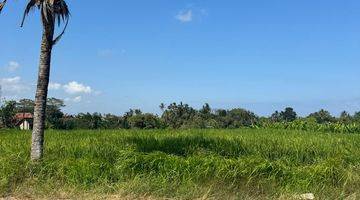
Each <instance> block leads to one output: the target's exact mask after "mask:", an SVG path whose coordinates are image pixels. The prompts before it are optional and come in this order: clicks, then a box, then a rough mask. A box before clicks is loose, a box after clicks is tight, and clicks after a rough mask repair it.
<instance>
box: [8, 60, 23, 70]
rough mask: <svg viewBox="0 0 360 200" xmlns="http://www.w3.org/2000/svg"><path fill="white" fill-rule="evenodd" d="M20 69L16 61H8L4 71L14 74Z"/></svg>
mask: <svg viewBox="0 0 360 200" xmlns="http://www.w3.org/2000/svg"><path fill="white" fill-rule="evenodd" d="M19 67H20V64H19V63H18V62H16V61H10V62H9V63H8V64H7V65H6V66H5V68H6V70H7V71H9V72H14V71H16V70H17V69H18V68H19Z"/></svg>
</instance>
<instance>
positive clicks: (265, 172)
mask: <svg viewBox="0 0 360 200" xmlns="http://www.w3.org/2000/svg"><path fill="white" fill-rule="evenodd" d="M29 141H30V133H28V132H19V131H9V130H7V131H2V132H0V196H8V195H14V194H21V193H24V192H28V193H30V194H31V195H41V194H45V195H46V194H50V193H56V191H60V190H61V191H72V193H74V191H75V193H83V194H87V193H99V194H116V193H119V192H120V191H121V193H122V194H124V195H128V194H130V195H132V196H133V195H144V194H146V195H151V196H153V197H168V198H180V199H193V198H202V197H204V196H205V197H213V198H241V199H246V198H248V199H255V198H278V197H280V196H283V195H289V194H290V195H291V194H298V193H306V192H313V193H315V194H316V195H317V196H318V197H323V198H334V199H336V198H343V197H346V196H348V195H351V194H353V193H355V192H357V191H360V166H359V163H360V146H359V145H358V144H360V135H349V134H347V135H346V134H325V133H311V132H301V131H286V130H272V129H269V130H254V129H239V130H149V131H141V130H118V131H108V130H107V131H69V132H65V131H47V133H46V154H45V157H44V159H43V161H42V162H41V163H38V164H32V163H31V162H30V161H29V156H28V155H29V148H30V146H29ZM24 188H26V189H24ZM25 190H26V191H25ZM29 191H30V192H29Z"/></svg>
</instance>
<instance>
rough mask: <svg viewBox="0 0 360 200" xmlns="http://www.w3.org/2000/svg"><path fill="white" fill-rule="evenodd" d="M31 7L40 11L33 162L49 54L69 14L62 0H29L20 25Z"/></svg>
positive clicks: (37, 155)
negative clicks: (55, 32) (57, 28)
mask: <svg viewBox="0 0 360 200" xmlns="http://www.w3.org/2000/svg"><path fill="white" fill-rule="evenodd" d="M6 2H7V0H3V2H2V3H0V12H1V11H2V9H3V8H4V6H5V4H6ZM34 8H38V10H40V12H41V21H42V28H43V34H42V41H41V51H40V63H39V72H38V82H37V88H36V95H35V108H34V126H33V132H32V141H31V160H33V161H37V160H40V159H41V158H42V156H43V150H44V130H45V113H46V112H45V111H46V101H47V94H48V85H49V77H50V64H51V51H52V48H53V46H54V45H55V44H56V42H58V41H59V40H60V38H61V36H62V35H63V34H64V32H65V30H66V27H67V24H68V22H69V16H70V12H69V9H68V6H67V4H66V2H65V1H64V0H29V2H28V4H27V6H26V8H25V12H24V16H23V20H22V22H21V26H23V24H24V21H25V18H26V16H27V15H28V14H29V12H30V11H31V10H32V9H34ZM61 22H64V23H65V26H64V29H63V31H62V32H61V33H60V35H59V36H57V37H54V30H55V25H56V23H57V24H58V26H60V24H61Z"/></svg>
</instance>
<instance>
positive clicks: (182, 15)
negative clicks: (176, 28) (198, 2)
mask: <svg viewBox="0 0 360 200" xmlns="http://www.w3.org/2000/svg"><path fill="white" fill-rule="evenodd" d="M175 18H176V19H177V20H179V21H180V22H183V23H186V22H191V21H192V20H193V12H192V10H187V11H180V12H179V13H178V14H177V15H176V16H175Z"/></svg>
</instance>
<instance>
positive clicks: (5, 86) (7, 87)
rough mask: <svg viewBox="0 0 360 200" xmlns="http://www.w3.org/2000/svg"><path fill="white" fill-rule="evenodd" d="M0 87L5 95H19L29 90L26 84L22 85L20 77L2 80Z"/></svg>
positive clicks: (0, 80)
mask: <svg viewBox="0 0 360 200" xmlns="http://www.w3.org/2000/svg"><path fill="white" fill-rule="evenodd" d="M0 86H1V87H2V90H3V91H4V92H5V93H11V94H19V93H21V92H24V91H27V90H29V89H30V88H29V87H28V86H27V85H26V84H24V83H22V81H21V77H20V76H16V77H10V78H2V79H0Z"/></svg>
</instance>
